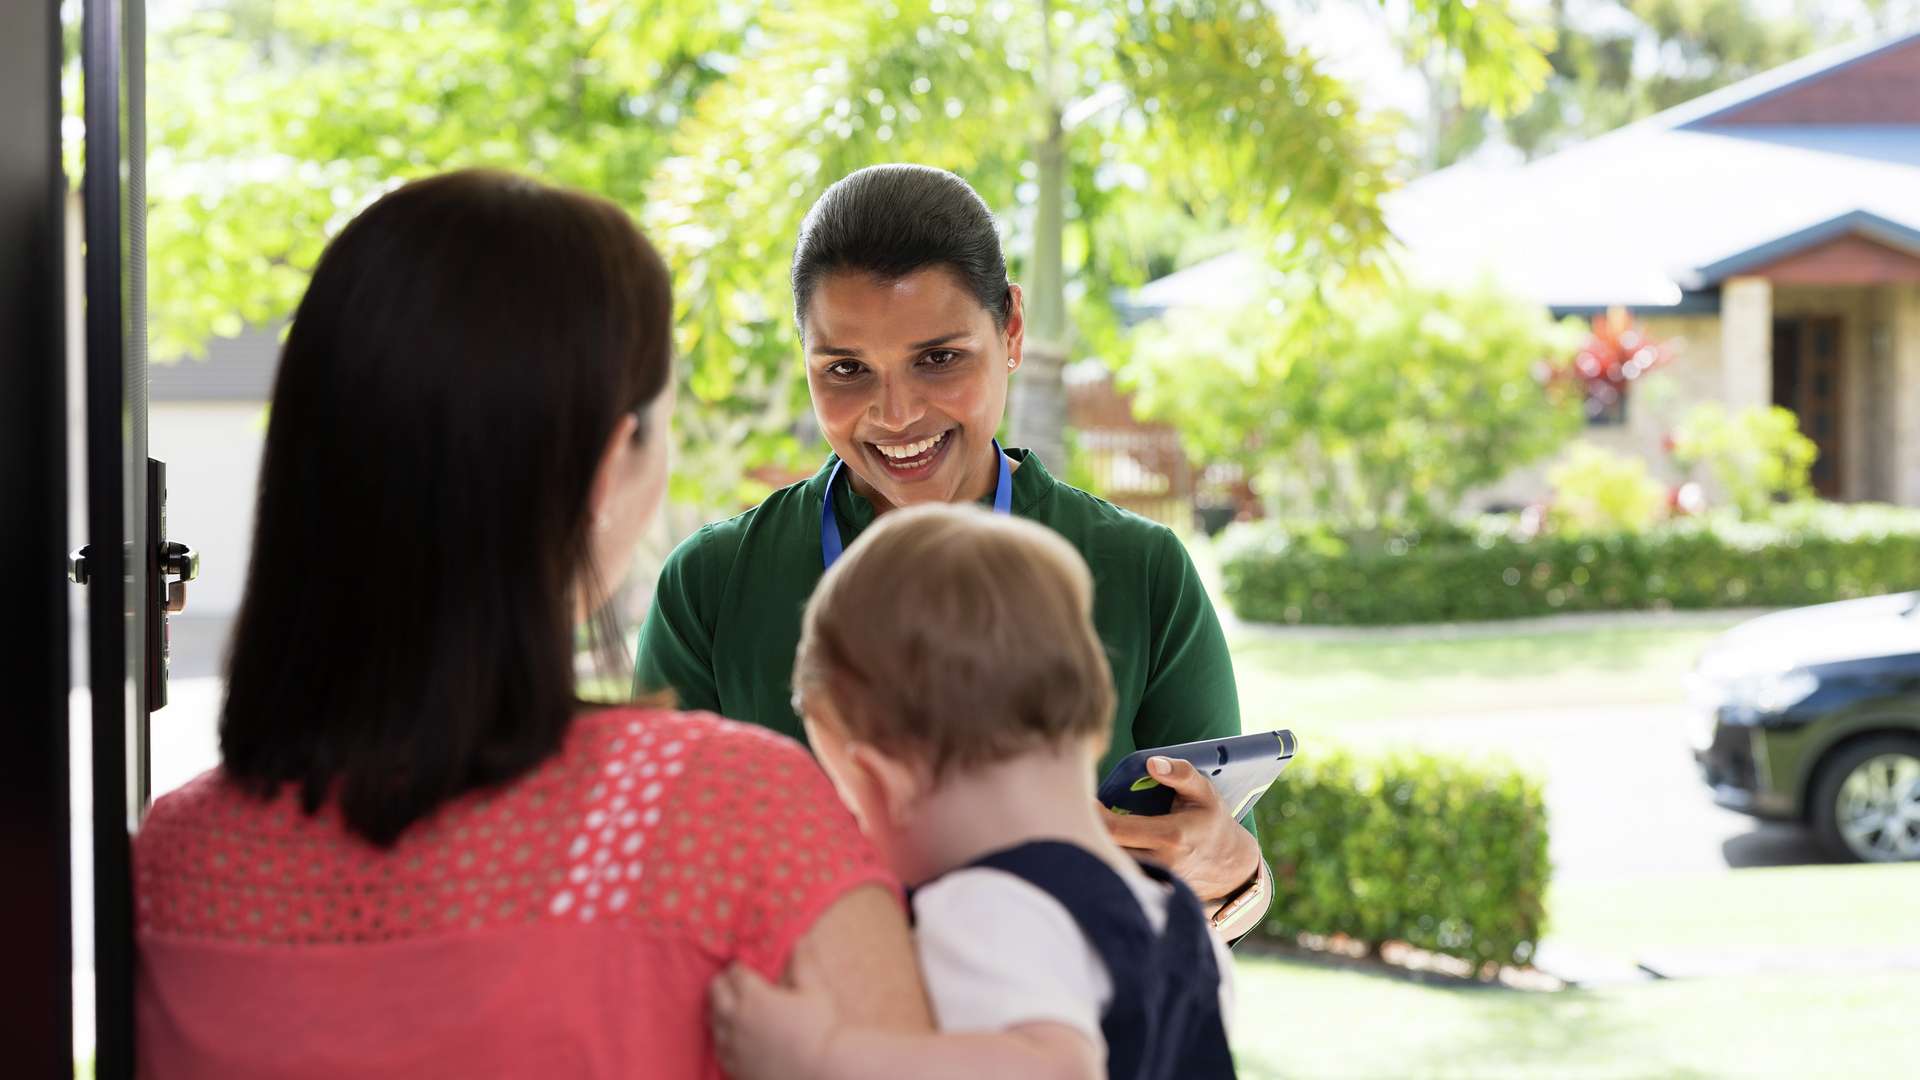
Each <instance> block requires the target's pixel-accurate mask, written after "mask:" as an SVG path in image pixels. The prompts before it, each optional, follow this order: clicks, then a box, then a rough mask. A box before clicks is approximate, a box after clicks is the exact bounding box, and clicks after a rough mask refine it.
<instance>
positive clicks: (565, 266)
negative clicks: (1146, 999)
mask: <svg viewBox="0 0 1920 1080" xmlns="http://www.w3.org/2000/svg"><path fill="white" fill-rule="evenodd" d="M671 311H672V299H671V291H670V288H669V284H668V279H667V271H666V268H665V266H664V265H663V264H662V263H661V261H660V258H659V256H658V255H657V254H656V253H655V252H654V250H653V248H652V247H651V246H650V245H649V244H648V243H647V242H646V240H645V239H644V238H643V237H641V236H640V234H639V233H638V232H637V231H636V230H635V229H634V227H633V224H632V223H631V221H630V220H629V219H628V217H627V216H626V214H625V213H624V212H623V211H621V210H620V209H619V208H618V207H616V206H614V205H613V204H612V203H609V202H606V201H605V200H602V199H598V198H594V197H590V196H586V195H582V194H578V193H574V192H568V191H561V190H557V189H554V188H551V187H547V186H545V185H542V184H538V183H535V182H533V181H530V180H526V179H523V178H519V177H515V176H511V175H506V174H500V173H491V172H464V173H454V174H450V175H446V176H440V177H436V178H433V179H428V180H423V181H419V182H417V183H413V184H409V185H407V186H405V187H402V188H400V189H398V190H397V191H394V192H392V193H391V194H389V195H387V196H385V197H384V198H382V199H380V200H379V201H378V202H375V203H374V204H373V205H372V206H370V207H369V208H367V210H366V211H364V212H363V213H362V214H360V216H359V217H357V218H356V219H355V220H354V221H353V222H352V223H351V224H349V225H348V226H347V227H346V229H345V230H343V231H342V232H341V234H340V235H339V236H338V237H337V238H335V240H334V241H333V242H332V243H331V244H330V245H329V246H328V248H327V251H326V253H325V254H324V255H323V256H322V258H321V260H320V264H319V266H318V267H317V268H316V269H315V271H314V276H313V280H312V283H311V284H310V286H309V287H308V290H307V294H306V296H305V298H304V299H303V300H302V301H301V304H300V307H299V310H298V312H297V313H296V314H295V317H294V320H293V325H292V328H291V331H290V333H289V335H288V339H287V344H286V348H285V350H284V352H283V355H282V358H281V363H280V371H279V375H278V379H277V382H276V384H275V387H274V396H273V406H272V413H271V424H270V426H269V429H268V434H267V443H266V454H265V461H264V463H263V466H262V472H261V479H260V490H259V512H258V526H257V529H258V531H257V533H256V535H255V538H254V551H253V559H252V563H251V568H250V571H249V578H248V582H247V591H246V599H245V601H244V604H243V607H242V611H241V615H240V619H239V622H238V625H237V626H236V629H235V635H234V645H233V651H232V655H231V658H230V662H229V689H228V696H227V701H226V705H225V709H224V712H223V714H222V718H221V726H220V738H221V757H222V764H221V765H220V766H219V767H218V768H216V769H213V770H211V771H210V772H208V773H206V774H205V775H203V776H201V777H200V778H199V779H197V780H195V781H193V782H192V783H190V784H188V785H187V786H186V787H184V788H182V789H181V790H179V791H177V792H175V793H173V794H171V795H169V796H167V797H165V798H162V799H161V800H160V801H159V802H158V803H157V804H156V805H155V806H154V808H153V812H152V815H151V817H150V818H149V820H148V822H147V824H146V826H145V827H144V828H143V829H142V830H141V832H140V834H139V836H138V838H137V839H136V841H135V890H136V901H137V922H138V927H137V929H138V941H139V947H140V950H141V955H140V966H139V985H138V1022H139V1037H140V1057H141V1067H142V1071H143V1073H144V1075H147V1076H153V1077H165V1076H242V1075H273V1076H327V1077H332V1076H387V1075H392V1076H407V1077H409V1078H412V1077H419V1076H442V1075H445V1076H455V1075H457V1076H463V1077H474V1076H526V1075H566V1076H583V1075H596V1076H599V1075H607V1076H611V1075H646V1076H657V1077H679V1076H688V1077H695V1076H699V1077H706V1076H717V1075H718V1067H717V1065H716V1063H715V1060H714V1056H713V1051H712V1046H711V1043H710V1041H709V1040H708V1038H707V1035H706V1030H707V1029H706V1024H705V1023H704V1022H703V1011H702V1009H703V1006H702V1003H703V1000H704V994H705V991H706V987H707V983H708V981H709V980H710V979H711V977H712V976H713V975H714V973H716V972H718V971H720V970H721V969H723V968H724V967H725V966H726V965H728V964H729V963H731V962H734V961H740V962H743V963H745V964H747V965H748V966H750V967H752V968H755V969H757V970H759V971H760V972H761V973H762V974H765V975H767V976H768V977H779V976H780V975H782V974H783V973H784V972H785V971H786V970H787V968H788V965H789V961H790V958H791V957H792V955H793V954H794V952H795V950H796V949H797V948H800V947H803V946H804V947H806V948H807V949H808V950H809V952H811V953H812V954H813V956H814V958H815V960H816V961H817V963H816V964H815V965H814V966H815V967H817V968H819V969H820V978H821V981H822V982H823V984H824V985H826V986H827V987H829V989H830V992H831V993H832V994H833V995H834V996H835V998H836V999H838V1002H839V1007H840V1008H841V1009H842V1010H843V1011H845V1012H851V1013H855V1014H859V1015H862V1016H865V1017H868V1018H870V1020H871V1021H872V1022H875V1023H880V1024H894V1025H899V1026H902V1027H906V1028H924V1027H925V1026H926V1024H927V1014H926V1006H925V1001H924V997H923V995H922V992H921V989H920V985H919V981H918V978H917V974H916V971H915V969H914V966H913V962H912V957H911V949H910V946H909V943H908V938H907V931H906V923H905V919H904V916H903V913H902V908H901V905H900V901H899V898H898V895H897V893H896V891H895V886H894V885H893V883H892V881H891V879H890V878H889V876H888V874H887V872H886V870H885V869H884V868H883V867H882V865H881V864H880V862H879V860H878V859H877V858H876V856H875V855H874V854H873V852H872V851H871V849H870V848H869V847H868V846H867V844H866V843H865V841H864V840H863V839H862V838H861V837H860V835H859V833H858V831H857V830H856V828H855V826H854V823H853V822H852V820H851V819H850V818H849V816H848V815H847V813H846V812H845V811H844V810H843V809H842V808H841V806H840V804H839V801H838V799H837V798H836V797H835V795H834V792H833V790H832V789H831V787H830V786H829V784H828V782H827V780H826V779H825V778H824V777H823V776H822V775H821V773H820V772H819V770H818V769H817V768H816V767H815V766H814V764H813V762H812V761H811V760H810V759H809V758H808V756H807V754H806V752H805V751H804V750H802V749H801V748H800V747H799V746H798V745H797V744H795V743H793V742H792V741H790V740H787V739H783V738H780V737H777V736H773V735H770V734H768V733H766V732H765V731H763V730H761V729H759V728H756V727H750V726H743V725H736V724H732V723H729V722H727V721H724V720H719V719H717V718H714V717H711V716H706V715H699V714H687V713H679V712H674V711H670V710H667V709H663V708H658V707H622V708H608V707H600V706H595V705H592V704H590V703H588V702H585V701H582V700H580V698H579V696H578V695H577V693H576V689H575V673H574V668H573V654H574V642H575V631H576V627H578V626H579V625H580V624H582V623H588V624H589V625H590V626H593V627H594V630H593V636H594V637H595V638H596V640H597V642H598V645H599V650H598V651H599V652H600V653H601V654H602V655H603V656H608V657H609V660H610V663H611V664H620V663H622V662H621V661H620V660H619V659H618V657H617V653H618V646H617V644H616V643H617V637H615V636H612V635H610V633H609V629H610V628H608V627H607V626H605V623H604V620H602V621H600V622H595V621H593V620H591V619H589V618H588V615H589V613H592V612H598V611H602V610H603V609H604V606H605V605H604V601H605V599H606V596H607V594H608V590H609V585H610V583H609V582H608V580H607V575H606V573H605V572H606V571H608V570H610V569H613V568H618V567H623V566H624V565H625V564H626V562H627V560H628V556H629V555H630V554H631V552H632V549H633V546H634V544H635V542H636V541H637V539H638V537H639V536H640V534H641V532H642V530H643V529H644V527H645V526H646V524H647V522H648V521H649V520H650V519H651V518H652V517H653V515H654V513H655V511H656V510H657V509H658V506H659V503H660V499H661V493H662V490H663V488H664V485H665V479H666V469H667V443H668V425H669V422H670V416H671V410H672V405H673V402H672V397H673V395H672V389H671V388H672V372H671V353H672V350H671V344H670V338H669V328H670V319H671Z"/></svg>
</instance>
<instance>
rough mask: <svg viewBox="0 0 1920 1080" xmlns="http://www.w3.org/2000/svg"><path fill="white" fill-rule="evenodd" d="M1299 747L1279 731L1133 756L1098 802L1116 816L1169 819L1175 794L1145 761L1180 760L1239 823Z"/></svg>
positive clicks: (1122, 762) (1108, 780)
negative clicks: (1207, 781)
mask: <svg viewBox="0 0 1920 1080" xmlns="http://www.w3.org/2000/svg"><path fill="white" fill-rule="evenodd" d="M1297 745H1298V744H1297V742H1296V741H1295V739H1294V737H1293V732H1291V731H1286V730H1281V731H1262V732H1258V733H1255V734H1251V735H1235V736H1233V737H1232V738H1227V739H1202V740H1200V741H1199V742H1190V743H1179V744H1176V745H1174V746H1162V747H1158V748H1155V749H1150V750H1135V751H1134V752H1133V753H1131V754H1128V755H1127V756H1126V757H1124V758H1122V759H1120V763H1119V764H1118V765H1115V766H1114V767H1113V771H1112V772H1111V773H1108V774H1107V778H1106V779H1105V780H1102V781H1101V782H1100V790H1099V799H1100V802H1101V804H1102V805H1104V806H1105V807H1106V808H1107V809H1108V810H1110V811H1112V812H1114V813H1116V814H1145V815H1156V814H1164V813H1167V812H1168V811H1169V810H1171V809H1172V808H1173V790H1172V789H1171V788H1168V787H1165V786H1163V785H1162V784H1161V783H1160V782H1159V781H1158V780H1155V779H1154V778H1153V777H1152V776H1151V775H1149V774H1148V772H1147V759H1148V758H1154V757H1168V758H1180V759H1182V760H1184V761H1187V762H1190V763H1191V764H1192V765H1193V767H1194V768H1196V769H1198V770H1199V771H1200V772H1201V773H1202V774H1203V775H1205V776H1206V777H1207V778H1208V779H1210V780H1211V781H1213V786H1214V788H1215V789H1217V790H1218V791H1219V792H1220V801H1221V802H1222V803H1224V804H1226V807H1227V809H1228V811H1229V812H1230V813H1231V814H1232V816H1234V817H1236V818H1238V817H1240V816H1242V815H1243V814H1245V813H1246V812H1247V810H1248V808H1250V807H1251V806H1252V805H1253V804H1254V802H1255V801H1256V800H1258V799H1259V798H1260V796H1261V795H1263V794H1265V793H1266V790H1267V788H1269V787H1271V786H1272V785H1273V782H1274V781H1275V780H1277V779H1279V778H1280V773H1281V771H1282V770H1284V769H1285V768H1286V767H1287V762H1289V761H1292V760H1293V754H1294V749H1295V747H1296V746H1297Z"/></svg>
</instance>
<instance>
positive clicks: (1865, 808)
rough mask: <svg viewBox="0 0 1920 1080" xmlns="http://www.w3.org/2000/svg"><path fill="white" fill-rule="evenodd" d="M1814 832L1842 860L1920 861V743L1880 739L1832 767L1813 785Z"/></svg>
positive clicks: (1855, 749) (1844, 754)
mask: <svg viewBox="0 0 1920 1080" xmlns="http://www.w3.org/2000/svg"><path fill="white" fill-rule="evenodd" d="M1813 828H1814V831H1815V832H1816V833H1817V834H1818V835H1819V837H1820V842H1821V843H1822V844H1824V845H1825V846H1826V847H1827V849H1828V850H1830V851H1832V852H1833V853H1834V854H1835V855H1838V856H1840V857H1841V858H1845V859H1858V860H1860V861H1862V862H1910V861H1912V860H1915V859H1920V739H1916V738H1911V737H1908V736H1904V735H1883V736H1878V737H1875V738H1871V739H1867V740H1865V741H1863V742H1859V743H1855V744H1854V745H1852V746H1849V747H1847V748H1846V749H1845V750H1843V751H1841V752H1840V753H1839V754H1838V755H1836V756H1835V757H1834V759H1833V760H1832V761H1829V762H1827V764H1826V766H1825V767H1824V768H1822V769H1821V770H1820V776H1819V778H1818V780H1817V781H1816V782H1815V785H1814V790H1813Z"/></svg>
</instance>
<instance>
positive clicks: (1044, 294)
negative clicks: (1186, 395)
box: [1008, 102, 1067, 472]
mask: <svg viewBox="0 0 1920 1080" xmlns="http://www.w3.org/2000/svg"><path fill="white" fill-rule="evenodd" d="M1047 112H1048V114H1047V116H1046V118H1045V123H1046V129H1045V132H1046V133H1045V135H1044V137H1043V138H1042V139H1041V141H1040V143H1039V145H1038V146H1036V147H1035V152H1034V157H1035V159H1036V160H1035V163H1036V164H1037V165H1038V166H1039V169H1040V178H1039V183H1040V199H1039V204H1038V206H1037V207H1036V209H1035V213H1034V221H1033V260H1032V262H1031V263H1030V264H1029V266H1028V273H1027V281H1026V283H1025V285H1024V286H1023V290H1024V293H1025V302H1026V318H1027V344H1026V352H1025V359H1024V361H1023V362H1022V364H1021V367H1020V371H1019V373H1018V374H1016V375H1015V376H1014V377H1013V424H1012V427H1011V428H1010V429H1009V431H1008V438H1009V439H1010V441H1011V442H1012V443H1013V445H1015V446H1023V447H1026V448H1027V449H1029V450H1031V451H1033V452H1034V453H1036V454H1038V455H1040V460H1041V461H1042V462H1045V463H1046V465H1047V467H1048V468H1049V469H1052V470H1054V471H1056V472H1058V471H1062V470H1064V469H1065V468H1066V465H1067V462H1066V431H1067V394H1066V387H1065V385H1064V384H1063V383H1062V382H1061V369H1062V367H1064V366H1065V364H1066V360H1067V283H1066V278H1065V275H1064V273H1063V268H1062V266H1061V262H1062V258H1061V249H1062V247H1063V245H1064V241H1065V234H1066V226H1067V217H1066V194H1067V193H1066V180H1067V163H1066V157H1067V153H1066V150H1067V148H1066V133H1065V132H1064V131H1063V130H1062V129H1061V125H1060V109H1059V107H1058V105H1057V104H1055V103H1053V102H1049V103H1048V104H1047Z"/></svg>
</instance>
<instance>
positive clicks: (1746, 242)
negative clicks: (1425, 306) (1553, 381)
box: [1129, 31, 1920, 313]
mask: <svg viewBox="0 0 1920 1080" xmlns="http://www.w3.org/2000/svg"><path fill="white" fill-rule="evenodd" d="M1908 88H1910V89H1908ZM1895 91H1900V92H1895ZM1916 103H1920V31H1916V32H1912V33H1907V34H1902V35H1899V36H1896V37H1892V38H1887V39H1882V40H1879V41H1875V42H1870V43H1866V44H1861V45H1852V46H1846V47H1843V48H1839V49H1834V50H1829V51H1827V52H1824V53H1820V54H1816V55H1814V56H1811V57H1808V58H1807V59H1805V60H1801V61H1798V62H1795V63H1792V64H1788V65H1786V66H1784V67H1781V68H1778V69H1775V70H1773V71H1769V72H1766V73H1764V74H1761V75H1758V76H1755V77H1753V78H1750V79H1747V80H1744V81H1742V82H1740V83H1737V84H1735V85H1732V86H1729V87H1726V88H1724V89H1722V90H1718V91H1715V92H1714V93H1711V94H1707V95H1705V96H1703V97H1701V98H1698V99H1696V100H1694V101H1691V102H1688V103H1686V104H1684V105H1681V106H1678V107H1676V108H1673V109H1669V110H1667V111H1665V112H1662V113H1659V114H1657V115H1655V116H1651V117H1648V118H1646V119H1644V120H1641V121H1638V122H1636V123H1633V124H1630V125H1628V126H1626V127H1623V128H1621V129H1619V130H1617V131H1614V132H1610V133H1608V134H1605V135H1601V136H1599V137H1597V138H1594V139H1590V140H1588V141H1586V142H1583V143H1579V144H1577V145H1575V146H1572V147H1569V148H1567V149H1565V150H1563V151H1560V152H1559V153H1556V154H1552V155H1550V156H1548V157H1544V158H1541V159H1539V160H1536V161H1533V162H1529V163H1526V164H1523V165H1517V166H1506V167H1494V166H1487V165H1484V164H1479V163H1472V162H1469V163H1465V164H1461V165H1456V166H1453V167H1452V168H1448V169H1444V170H1441V171H1439V172H1436V173H1433V174H1430V175H1428V176H1425V177H1422V178H1421V179H1419V180H1416V181H1414V182H1413V183H1411V184H1409V185H1408V186H1407V187H1405V188H1403V189H1401V190H1400V191H1397V192H1395V193H1393V194H1392V195H1390V196H1388V198H1387V200H1386V204H1385V210H1386V214H1387V222H1388V225H1389V226H1390V227H1391V229H1392V230H1393V233H1394V236H1395V237H1396V238H1397V239H1398V241H1399V243H1400V244H1401V245H1402V247H1403V251H1402V253H1401V255H1402V260H1401V261H1402V263H1403V265H1405V266H1406V267H1407V268H1408V269H1409V271H1410V272H1411V273H1412V274H1413V275H1414V276H1415V277H1417V278H1419V279H1422V280H1427V281H1431V282H1434V283H1437V284H1445V285H1464V284H1470V283H1472V282H1473V281H1474V280H1476V279H1481V278H1491V279H1492V280H1493V281H1495V282H1496V283H1498V284H1499V285H1501V286H1502V287H1504V288H1506V289H1507V290H1508V291H1511V292H1513V293H1515V294H1517V295H1520V296H1525V297H1528V298H1531V299H1534V300H1537V301H1539V302H1540V303H1542V304H1545V305H1546V306H1548V307H1551V308H1554V309H1556V310H1558V311H1562V312H1587V311H1596V310H1601V309H1604V308H1607V307H1610V306H1614V305H1624V306H1627V307H1631V308H1635V309H1638V310H1642V311H1654V310H1664V311H1668V312H1679V311H1697V310H1715V309H1717V306H1718V299H1717V293H1716V291H1715V290H1716V286H1717V285H1718V284H1719V282H1720V281H1722V280H1724V279H1725V278H1727V277H1729V276H1732V275H1735V274H1739V273H1743V272H1748V271H1751V270H1755V269H1762V268H1764V267H1766V266H1767V265H1768V264H1770V263H1773V262H1775V261H1777V260H1780V259H1782V258H1785V257H1787V256H1790V255H1793V254H1794V253H1795V252H1797V251H1801V250H1804V249H1807V248H1809V247H1813V246H1817V245H1819V244H1822V243H1826V242H1831V241H1833V240H1835V239H1836V238H1838V237H1842V236H1849V235H1859V236H1864V237H1866V238H1867V239H1868V240H1869V241H1872V242H1873V243H1876V244H1879V245H1882V246H1885V247H1889V248H1892V249H1894V250H1895V251H1898V252H1902V253H1906V254H1911V255H1913V256H1915V257H1920V108H1917V107H1916ZM1879 117H1884V118H1886V119H1888V120H1889V121H1891V122H1875V123H1863V122H1860V121H1861V119H1862V118H1867V119H1874V118H1879ZM1253 266H1254V259H1253V257H1252V256H1249V255H1244V254H1241V255H1228V256H1222V257H1220V258H1219V259H1215V260H1211V261H1210V262H1207V263H1202V264H1199V265H1197V266H1194V267H1190V268H1188V269H1186V270H1183V271H1180V272H1179V273H1176V274H1173V275H1170V276H1169V277H1166V278H1162V279H1160V280H1159V281H1156V282H1153V283H1151V284H1149V285H1148V286H1146V287H1145V288H1143V289H1141V290H1139V291H1138V292H1137V293H1136V294H1135V295H1134V297H1132V298H1131V302H1130V303H1129V306H1130V307H1134V308H1136V309H1145V310H1144V312H1143V313H1145V312H1151V311H1153V310H1163V309H1164V308H1166V307H1175V306H1186V305H1188V304H1192V305H1194V306H1218V305H1219V304H1222V303H1225V302H1230V300H1223V299H1222V297H1223V294H1224V295H1226V296H1228V297H1229V298H1230V297H1231V288H1232V287H1233V286H1235V285H1236V284H1237V283H1245V282H1248V281H1252V280H1257V279H1256V278H1255V277H1254V276H1253V275H1251V274H1250V273H1249V271H1250V270H1252V269H1253ZM1241 287H1242V288H1244V287H1245V286H1244V285H1242V286H1241Z"/></svg>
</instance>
